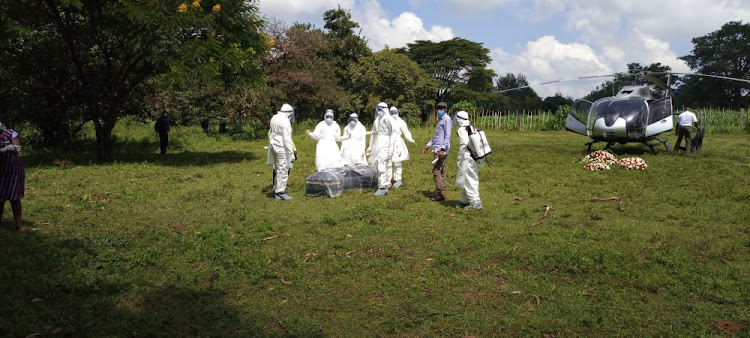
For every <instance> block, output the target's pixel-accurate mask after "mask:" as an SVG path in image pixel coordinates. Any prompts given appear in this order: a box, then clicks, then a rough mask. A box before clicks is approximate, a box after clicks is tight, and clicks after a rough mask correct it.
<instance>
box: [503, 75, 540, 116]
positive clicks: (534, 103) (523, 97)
mask: <svg viewBox="0 0 750 338" xmlns="http://www.w3.org/2000/svg"><path fill="white" fill-rule="evenodd" d="M496 84H497V89H498V90H506V89H513V88H519V87H524V86H528V85H529V82H528V81H527V80H526V76H525V75H523V74H518V75H515V74H513V73H507V74H505V76H501V77H499V78H498V79H497V81H496ZM504 94H505V95H506V96H508V99H509V100H510V107H509V109H511V110H536V109H540V108H542V99H541V98H540V97H539V95H537V93H536V92H535V91H534V90H533V89H531V88H529V87H526V88H521V89H516V90H511V91H507V92H505V93H504Z"/></svg>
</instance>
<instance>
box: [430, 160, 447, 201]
mask: <svg viewBox="0 0 750 338" xmlns="http://www.w3.org/2000/svg"><path fill="white" fill-rule="evenodd" d="M435 158H436V159H437V161H436V162H435V164H434V165H433V166H432V178H434V179H435V192H436V193H437V194H438V195H442V196H445V160H446V159H448V156H447V155H446V156H443V157H442V158H440V157H439V156H437V154H435Z"/></svg>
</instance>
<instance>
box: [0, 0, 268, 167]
mask: <svg viewBox="0 0 750 338" xmlns="http://www.w3.org/2000/svg"><path fill="white" fill-rule="evenodd" d="M8 3H9V5H8V9H9V11H7V12H4V13H3V15H4V18H5V20H4V22H5V23H7V24H6V25H4V27H11V28H12V29H4V30H5V31H6V32H10V33H11V34H10V36H9V41H12V44H13V45H17V46H18V47H17V48H12V49H10V50H5V53H6V55H5V56H6V57H7V58H6V59H5V61H6V62H4V63H3V64H4V65H3V68H4V70H3V71H2V72H0V75H5V76H6V77H21V78H25V79H28V83H27V84H23V83H21V82H16V83H15V84H14V85H24V87H25V88H24V89H28V90H27V91H24V93H26V96H25V97H23V100H27V101H29V102H34V104H36V105H38V107H33V108H39V109H27V110H26V111H25V112H24V113H27V115H28V116H27V117H26V118H28V119H29V120H31V121H34V122H36V123H37V124H38V125H39V127H40V128H41V129H44V130H49V131H50V132H51V133H50V134H51V135H55V131H60V132H61V133H62V134H64V137H66V139H67V141H68V142H73V141H74V140H75V135H76V134H77V133H78V132H79V131H80V130H81V128H82V126H83V124H84V123H85V122H87V121H92V122H94V126H95V130H96V135H97V145H98V151H97V158H98V159H99V160H109V159H110V158H111V151H112V149H111V146H112V139H111V133H112V129H113V128H114V126H115V124H116V123H117V120H118V119H119V118H120V117H122V116H125V115H128V114H132V113H133V112H135V111H138V110H140V109H141V108H142V107H143V106H144V105H145V103H144V102H143V101H144V98H145V97H146V93H148V92H153V91H154V89H155V88H154V87H152V86H154V85H156V84H158V83H159V81H156V79H157V78H158V77H160V76H163V82H165V83H167V84H168V87H169V88H173V87H177V88H178V89H180V88H184V87H188V86H190V87H194V88H193V89H194V90H195V92H201V93H205V92H210V91H212V90H215V88H216V87H222V86H227V85H231V84H233V83H247V82H251V83H252V82H254V81H257V80H258V79H259V76H260V73H259V69H258V68H257V65H258V63H257V62H253V59H255V58H257V56H258V55H260V54H261V53H263V52H264V51H265V47H264V46H265V44H264V41H263V40H262V39H261V36H260V27H261V25H262V20H261V19H260V18H259V17H258V16H257V15H256V14H257V11H258V9H257V6H256V5H255V3H254V2H248V1H241V0H229V1H225V2H223V3H221V4H218V3H217V2H204V3H200V1H195V2H193V3H192V4H186V3H182V4H180V3H178V2H175V1H167V2H159V1H145V2H144V1H115V0H105V1H57V0H51V1H42V2H39V1H30V0H10V1H8ZM0 89H3V90H7V87H0ZM156 89H157V90H158V89H159V88H158V87H156ZM2 94H3V95H0V96H5V94H6V93H2ZM10 106H12V107H14V108H16V109H21V108H28V107H24V106H19V105H13V104H10Z"/></svg>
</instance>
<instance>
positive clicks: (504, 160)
mask: <svg viewBox="0 0 750 338" xmlns="http://www.w3.org/2000/svg"><path fill="white" fill-rule="evenodd" d="M298 129H299V128H297V127H296V126H295V130H296V131H297V134H295V135H294V137H295V141H297V147H298V149H299V151H300V155H301V156H300V159H299V160H298V161H297V162H295V165H294V168H293V169H292V171H291V178H290V185H289V189H288V191H289V192H290V194H291V195H292V196H294V200H292V201H291V202H289V203H281V202H276V201H274V200H273V199H272V198H271V197H269V194H268V193H269V192H270V190H269V189H270V188H269V187H270V182H271V167H270V166H267V165H266V164H265V156H266V151H265V150H264V149H263V146H264V145H266V144H267V141H266V140H257V141H251V142H248V141H247V140H245V139H241V140H233V139H232V138H230V137H226V136H215V135H205V134H203V133H202V131H201V130H200V129H199V128H198V127H182V126H177V127H176V130H175V134H174V135H170V136H171V137H170V139H172V140H173V142H179V143H180V144H181V145H180V148H178V149H174V151H170V153H169V154H168V155H167V156H166V157H165V158H160V156H159V154H158V140H157V138H156V136H155V135H154V133H153V130H152V129H151V125H150V124H148V125H138V124H129V123H123V124H119V123H118V125H117V127H116V128H115V135H117V142H116V143H115V149H120V150H121V151H125V150H127V153H124V152H121V153H120V154H127V156H124V157H123V158H122V160H121V161H119V162H118V163H113V164H96V163H91V162H90V161H88V159H86V158H85V157H77V155H76V154H68V153H46V152H44V153H36V152H31V151H24V152H22V155H21V156H22V160H23V162H24V163H26V164H27V167H26V178H27V183H26V198H25V199H24V200H23V203H24V222H25V224H26V226H27V227H28V228H29V229H30V231H29V233H28V234H27V235H20V234H18V233H16V232H14V231H12V230H10V229H9V228H10V227H11V225H10V224H9V222H8V218H9V217H10V215H9V214H10V210H9V208H8V209H6V214H5V223H4V224H3V229H0V257H2V264H1V265H0V313H3V315H2V316H0V335H3V336H13V337H15V336H28V335H30V334H35V333H39V334H40V335H62V336H97V337H98V336H161V335H164V336H243V337H246V336H247V337H249V336H367V335H377V336H386V335H399V336H435V335H441V336H442V335H445V336H463V335H473V336H495V335H498V334H500V335H503V334H507V335H513V336H544V335H545V334H549V335H555V336H695V335H698V336H719V335H722V332H721V331H720V330H719V329H718V328H717V327H716V326H715V325H714V323H716V321H718V320H729V321H734V322H740V323H744V321H746V318H747V315H746V313H747V276H748V274H749V273H750V262H748V260H747V257H748V255H750V246H748V237H747V231H748V229H747V219H748V217H750V215H748V210H747V205H748V203H750V193H749V191H748V189H747V186H748V185H749V184H750V177H749V176H748V175H747V166H748V165H749V164H750V155H749V154H748V151H747V149H748V148H750V139H748V138H747V137H746V136H737V135H721V134H717V135H715V136H712V137H711V138H710V143H709V141H708V138H707V139H706V142H704V148H703V151H702V152H701V153H700V154H696V155H691V156H664V155H651V154H650V153H649V152H647V151H644V149H643V147H642V146H640V145H632V146H631V145H629V146H626V147H621V146H616V147H615V151H616V152H617V155H618V157H624V156H640V157H642V158H643V159H645V161H646V162H647V163H648V166H649V167H648V170H646V171H626V170H623V169H619V168H613V169H612V170H610V171H603V172H588V171H584V170H583V169H582V164H579V163H573V162H572V161H571V160H572V159H573V158H574V157H582V156H583V155H584V153H583V150H584V145H583V142H584V139H585V137H581V136H579V135H576V134H573V133H567V132H536V133H509V132H501V131H488V133H487V135H488V137H489V138H490V142H492V145H493V150H494V152H493V155H491V156H492V158H491V166H490V165H488V166H485V167H483V168H481V170H480V173H479V180H480V193H481V198H482V201H483V203H484V206H485V208H486V210H484V211H481V212H470V211H465V210H461V209H455V208H454V207H453V204H455V203H456V200H457V199H458V195H459V192H458V190H457V188H456V187H455V186H453V184H452V182H451V184H449V185H448V186H447V189H446V191H447V194H448V199H449V201H447V202H445V203H435V202H430V201H428V200H427V198H426V197H425V192H426V191H431V190H432V189H433V188H434V185H433V181H432V175H431V172H430V168H431V164H430V162H431V161H432V156H430V155H422V154H419V150H420V148H421V144H420V143H421V142H418V143H417V144H416V145H412V144H408V145H407V146H408V147H409V150H410V151H411V153H412V156H411V159H410V160H409V161H406V162H404V187H403V188H400V189H394V190H392V191H391V192H390V193H389V194H388V195H387V196H385V197H382V198H375V197H373V196H372V193H373V192H372V191H360V192H357V191H353V192H345V193H344V195H343V196H342V197H340V198H311V197H304V190H305V186H304V178H305V177H306V176H307V175H309V174H310V173H312V172H314V170H315V169H314V167H315V164H314V161H315V160H314V152H315V142H314V141H312V140H310V139H309V138H307V137H306V136H305V135H302V134H300V133H299V130H298ZM90 132H91V129H90V128H89V129H87V133H86V134H85V135H86V140H91V138H92V137H93V134H90ZM412 132H413V134H414V138H415V139H416V140H418V141H426V140H428V139H429V138H430V137H431V136H432V133H433V132H434V129H433V128H412ZM665 136H666V137H667V138H669V139H670V142H674V140H675V136H674V135H665ZM452 142H453V147H452V149H456V148H457V140H456V138H455V137H454V138H453V140H452ZM69 156H70V157H69ZM449 156H450V158H449V160H448V162H447V163H448V166H447V172H448V176H449V177H451V176H453V175H454V174H455V170H456V167H455V153H454V152H453V151H452V152H451V154H450V155H449ZM54 159H57V160H58V161H56V162H53V160H54ZM717 173H720V174H717ZM695 177H700V178H701V184H696V183H695ZM646 182H669V183H667V184H663V185H660V186H657V185H654V184H651V186H649V187H645V186H644V183H646ZM646 185H648V184H646ZM611 196H618V197H621V198H622V199H623V204H622V206H623V208H624V211H619V210H618V207H617V204H616V202H590V199H592V198H605V197H611ZM695 196H701V198H700V199H699V200H696V198H695ZM6 204H7V203H6ZM544 206H550V211H549V214H548V216H547V217H546V218H543V219H542V223H541V224H540V225H537V226H532V224H533V223H534V222H535V221H537V220H538V219H539V216H540V215H542V213H544V212H545V208H544ZM657 209H658V210H657ZM717 210H718V211H717ZM278 235H285V236H281V237H275V238H272V239H269V240H264V239H265V238H270V237H273V236H278ZM362 314H365V315H362ZM747 330H748V329H747V326H746V327H745V328H743V329H741V330H739V331H737V332H736V335H737V336H747V334H748V331H747Z"/></svg>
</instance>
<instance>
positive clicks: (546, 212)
mask: <svg viewBox="0 0 750 338" xmlns="http://www.w3.org/2000/svg"><path fill="white" fill-rule="evenodd" d="M544 208H545V209H544V213H543V214H542V215H541V216H539V219H537V220H536V222H534V223H533V224H531V226H537V225H539V224H542V218H545V217H547V215H548V214H549V205H545V206H544Z"/></svg>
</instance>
